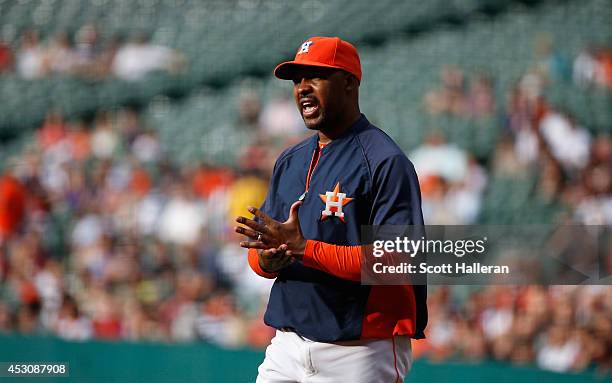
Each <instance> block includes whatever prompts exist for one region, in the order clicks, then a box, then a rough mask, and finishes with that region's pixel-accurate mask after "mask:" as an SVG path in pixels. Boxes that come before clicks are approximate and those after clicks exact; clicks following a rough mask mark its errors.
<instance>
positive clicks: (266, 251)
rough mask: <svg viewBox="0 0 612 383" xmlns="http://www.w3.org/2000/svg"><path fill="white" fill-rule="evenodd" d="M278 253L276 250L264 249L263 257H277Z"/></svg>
mask: <svg viewBox="0 0 612 383" xmlns="http://www.w3.org/2000/svg"><path fill="white" fill-rule="evenodd" d="M276 253H277V250H276V249H264V251H263V252H262V253H261V255H262V256H263V257H267V258H271V257H273V256H275V255H276Z"/></svg>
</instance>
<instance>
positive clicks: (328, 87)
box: [292, 66, 347, 130]
mask: <svg viewBox="0 0 612 383" xmlns="http://www.w3.org/2000/svg"><path fill="white" fill-rule="evenodd" d="M346 77H347V73H345V72H344V71H341V70H337V69H333V68H319V67H309V66H303V67H298V68H297V69H296V70H295V74H294V76H293V79H292V80H293V96H294V97H295V102H296V104H297V107H298V110H299V112H300V114H301V115H302V119H303V120H304V123H305V124H306V127H307V128H308V129H313V130H322V129H326V128H328V127H331V126H333V125H334V123H336V122H337V121H339V120H340V119H341V116H342V113H343V112H344V111H343V110H342V109H343V108H344V105H345V103H346V96H347V91H346Z"/></svg>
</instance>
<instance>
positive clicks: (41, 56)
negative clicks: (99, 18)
mask: <svg viewBox="0 0 612 383" xmlns="http://www.w3.org/2000/svg"><path fill="white" fill-rule="evenodd" d="M184 65H185V58H184V56H183V55H182V54H181V53H179V52H177V51H175V50H173V49H171V48H168V47H166V46H162V45H156V44H153V43H151V42H150V41H148V39H147V37H146V36H145V35H144V34H135V35H134V36H132V37H130V38H128V39H124V38H120V37H112V38H108V39H106V40H103V39H101V38H100V34H99V32H98V30H97V28H96V26H95V25H93V24H86V25H83V26H82V27H81V28H79V29H78V30H77V31H76V32H75V33H74V35H73V36H71V35H69V34H68V33H66V32H61V33H58V34H56V35H54V36H52V37H49V38H48V39H47V40H45V41H41V38H40V37H39V33H38V31H37V30H36V29H27V30H24V31H23V33H22V34H21V36H20V39H19V45H18V46H16V47H13V46H10V45H8V44H6V43H3V42H2V41H0V73H3V72H12V71H14V72H16V73H17V74H18V75H19V76H20V77H22V78H24V79H28V80H34V79H40V78H44V77H47V76H51V75H72V76H78V77H81V78H85V79H89V80H97V79H102V78H106V77H110V76H114V77H116V78H119V79H122V80H126V81H136V80H140V79H141V78H143V77H144V76H145V75H146V74H147V73H150V72H153V71H167V72H177V71H179V70H180V69H182V67H183V66H184Z"/></svg>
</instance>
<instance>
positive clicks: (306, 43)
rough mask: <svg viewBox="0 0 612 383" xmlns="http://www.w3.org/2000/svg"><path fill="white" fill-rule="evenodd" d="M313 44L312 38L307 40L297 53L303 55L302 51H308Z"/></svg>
mask: <svg viewBox="0 0 612 383" xmlns="http://www.w3.org/2000/svg"><path fill="white" fill-rule="evenodd" d="M311 45H312V41H310V40H308V41H306V42H305V43H304V44H302V46H301V47H300V50H299V51H298V53H297V54H298V55H301V54H302V53H308V49H309V48H310V46H311Z"/></svg>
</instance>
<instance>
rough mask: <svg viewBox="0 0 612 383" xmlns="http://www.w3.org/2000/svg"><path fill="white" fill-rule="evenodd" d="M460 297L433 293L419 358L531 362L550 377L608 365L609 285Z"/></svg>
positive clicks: (493, 289)
mask: <svg viewBox="0 0 612 383" xmlns="http://www.w3.org/2000/svg"><path fill="white" fill-rule="evenodd" d="M455 292H456V291H455ZM455 295H457V294H455ZM465 295H466V296H464V297H463V298H461V299H458V297H457V296H454V295H453V290H451V289H450V288H449V287H438V288H432V289H431V291H430V293H429V296H428V300H427V303H428V308H429V315H430V324H429V325H428V332H427V339H426V341H424V342H416V343H415V354H416V355H417V356H427V357H429V358H430V359H433V360H443V359H446V358H452V357H454V358H461V359H466V360H469V361H478V360H482V359H485V358H492V359H494V360H498V361H508V362H512V363H514V364H532V363H534V362H535V363H536V364H537V365H538V366H539V367H540V368H543V369H546V370H551V371H556V372H568V371H582V370H584V369H586V368H588V367H590V366H592V365H593V364H595V365H597V366H599V368H601V369H603V370H604V371H608V372H609V370H610V368H611V367H612V353H611V352H610V348H611V347H612V337H611V334H612V321H611V320H610V318H611V314H612V289H611V288H610V286H551V287H548V288H545V287H542V286H520V287H517V286H488V287H486V288H479V289H475V290H473V291H471V292H469V293H467V294H465Z"/></svg>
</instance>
